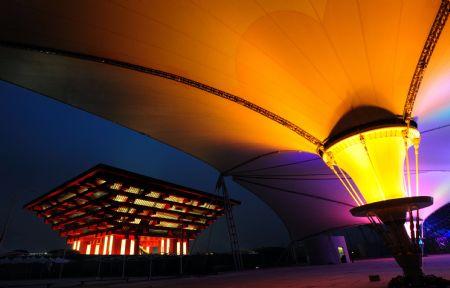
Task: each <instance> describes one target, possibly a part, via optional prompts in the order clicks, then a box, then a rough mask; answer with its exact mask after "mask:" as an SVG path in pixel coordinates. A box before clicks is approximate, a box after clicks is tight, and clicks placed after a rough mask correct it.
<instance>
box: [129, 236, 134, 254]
mask: <svg viewBox="0 0 450 288" xmlns="http://www.w3.org/2000/svg"><path fill="white" fill-rule="evenodd" d="M134 245H135V244H134V240H133V239H131V240H130V255H134Z"/></svg>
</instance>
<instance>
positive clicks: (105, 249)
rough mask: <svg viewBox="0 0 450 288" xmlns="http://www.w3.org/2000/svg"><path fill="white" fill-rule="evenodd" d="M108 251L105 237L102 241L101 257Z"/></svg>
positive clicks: (106, 237)
mask: <svg viewBox="0 0 450 288" xmlns="http://www.w3.org/2000/svg"><path fill="white" fill-rule="evenodd" d="M107 250H108V236H105V238H104V239H103V255H106V252H107Z"/></svg>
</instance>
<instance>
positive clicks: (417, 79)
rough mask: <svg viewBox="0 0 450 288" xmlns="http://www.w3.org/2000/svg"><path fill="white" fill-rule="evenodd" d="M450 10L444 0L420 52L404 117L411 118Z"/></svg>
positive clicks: (448, 3)
mask: <svg viewBox="0 0 450 288" xmlns="http://www.w3.org/2000/svg"><path fill="white" fill-rule="evenodd" d="M449 12H450V1H448V0H442V3H441V6H440V7H439V10H438V13H437V14H436V17H435V19H434V22H433V25H432V26H431V29H430V32H429V34H428V37H427V40H426V42H425V45H424V47H423V49H422V53H421V54H420V58H419V62H418V63H417V66H416V69H415V71H414V75H413V77H412V80H411V84H410V85H409V90H408V96H407V97H406V102H405V107H404V109H403V119H405V120H410V119H411V117H412V116H411V115H412V111H413V108H414V102H415V100H416V96H417V93H418V92H419V88H420V84H421V82H422V79H423V75H424V73H425V70H426V68H427V66H428V62H430V58H431V55H432V54H433V51H434V47H436V43H437V42H438V40H439V37H440V36H441V32H442V30H443V29H444V27H445V23H446V22H447V18H448V14H449Z"/></svg>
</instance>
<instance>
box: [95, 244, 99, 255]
mask: <svg viewBox="0 0 450 288" xmlns="http://www.w3.org/2000/svg"><path fill="white" fill-rule="evenodd" d="M94 254H95V255H98V254H100V244H96V245H95V249H94Z"/></svg>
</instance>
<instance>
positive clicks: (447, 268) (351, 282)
mask: <svg viewBox="0 0 450 288" xmlns="http://www.w3.org/2000/svg"><path fill="white" fill-rule="evenodd" d="M423 266H424V272H425V273H426V274H435V275H437V276H441V277H445V278H447V279H450V255H440V256H429V257H425V258H424V265H423ZM372 274H378V275H380V277H381V281H380V282H369V279H368V275H372ZM398 274H400V268H398V266H397V265H396V264H395V261H394V260H393V259H375V260H364V261H357V262H355V263H349V264H341V265H325V266H303V267H288V268H273V269H256V270H251V271H245V272H241V273H225V274H220V275H214V276H205V277H189V278H178V279H165V280H152V281H142V280H141V281H138V279H134V280H133V282H131V283H124V282H123V281H120V282H118V281H117V280H114V281H104V282H97V283H95V282H91V283H89V284H87V285H86V286H87V287H126V288H147V287H148V288H150V287H152V288H169V287H174V288H206V287H214V288H244V287H245V288H266V287H305V288H306V287H309V288H313V287H314V288H315V287H337V288H339V287H345V288H378V287H386V286H387V283H388V282H389V280H390V279H391V278H392V277H394V276H396V275H398ZM72 281H75V280H72ZM77 281H78V284H79V280H77ZM28 283H30V282H28ZM17 284H19V283H17V282H16V283H12V282H9V283H1V282H0V287H1V286H3V287H8V286H9V285H17ZM23 284H25V283H23ZM74 284H75V283H74V282H72V285H71V283H69V280H65V281H63V282H55V285H54V286H52V287H68V286H73V285H74ZM10 287H11V286H10ZM15 287H18V286H15Z"/></svg>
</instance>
